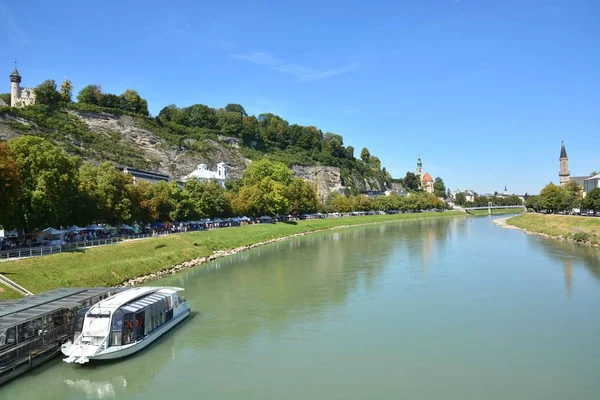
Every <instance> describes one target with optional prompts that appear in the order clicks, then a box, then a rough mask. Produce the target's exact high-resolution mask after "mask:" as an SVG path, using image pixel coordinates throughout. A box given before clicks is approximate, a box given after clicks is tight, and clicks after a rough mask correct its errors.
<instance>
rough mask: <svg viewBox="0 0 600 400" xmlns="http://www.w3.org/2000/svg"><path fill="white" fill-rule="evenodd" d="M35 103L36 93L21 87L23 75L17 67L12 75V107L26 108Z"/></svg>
mask: <svg viewBox="0 0 600 400" xmlns="http://www.w3.org/2000/svg"><path fill="white" fill-rule="evenodd" d="M33 103H35V93H34V92H33V89H31V88H22V87H21V75H19V71H17V67H16V66H15V69H14V70H13V72H12V74H10V106H11V107H24V106H29V105H31V104H33Z"/></svg>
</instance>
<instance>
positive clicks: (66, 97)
mask: <svg viewBox="0 0 600 400" xmlns="http://www.w3.org/2000/svg"><path fill="white" fill-rule="evenodd" d="M59 94H60V101H62V102H63V103H72V102H73V98H72V97H73V84H72V83H71V81H70V80H68V79H65V80H64V81H63V83H61V84H60V91H59Z"/></svg>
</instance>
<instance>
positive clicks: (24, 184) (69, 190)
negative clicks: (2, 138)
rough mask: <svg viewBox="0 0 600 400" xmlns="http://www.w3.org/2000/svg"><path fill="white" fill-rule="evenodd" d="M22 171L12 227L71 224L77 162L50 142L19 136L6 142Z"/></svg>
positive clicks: (38, 227)
mask: <svg viewBox="0 0 600 400" xmlns="http://www.w3.org/2000/svg"><path fill="white" fill-rule="evenodd" d="M9 148H10V150H11V152H12V154H13V155H14V158H15V160H16V162H17V167H18V168H19V170H20V171H21V188H22V189H21V195H20V197H19V201H18V204H17V209H16V211H15V213H13V219H12V220H13V223H12V224H11V226H14V227H17V228H23V229H25V230H26V231H29V232H30V231H33V230H37V229H44V228H47V227H48V226H54V227H59V226H60V224H68V223H69V222H71V221H72V219H73V216H72V213H73V210H74V206H75V204H74V203H75V201H76V194H77V163H76V161H75V160H73V159H71V158H69V157H67V156H66V155H65V154H64V153H63V152H62V151H61V150H60V149H59V148H57V147H56V146H54V145H53V144H52V143H50V142H49V141H47V140H45V139H42V138H40V137H35V136H21V137H18V138H15V139H12V140H11V141H10V142H9Z"/></svg>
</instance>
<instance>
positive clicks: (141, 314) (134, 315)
mask: <svg viewBox="0 0 600 400" xmlns="http://www.w3.org/2000/svg"><path fill="white" fill-rule="evenodd" d="M182 290H183V289H181V288H176V287H147V286H144V287H136V288H132V289H128V290H125V291H123V292H121V293H118V294H116V295H114V296H111V297H109V298H107V299H105V300H103V301H101V302H99V303H97V304H95V305H94V306H92V307H90V308H87V309H83V310H81V311H80V312H79V313H77V314H75V315H74V318H73V332H74V334H73V341H70V342H67V343H65V344H64V345H62V348H61V351H62V352H63V354H64V355H66V356H67V358H65V359H64V361H65V362H67V363H72V362H76V363H79V364H84V363H86V362H88V361H90V360H111V359H115V358H120V357H125V356H128V355H130V354H132V353H135V352H136V351H139V350H141V349H143V348H144V347H146V346H148V345H149V344H150V343H152V342H153V341H155V340H156V339H158V338H159V337H160V336H161V335H163V334H164V333H165V332H167V331H168V330H169V329H171V328H172V327H174V326H175V325H177V324H178V323H179V322H181V321H182V320H184V319H185V318H186V317H187V316H188V315H190V308H189V306H188V304H187V301H186V300H185V298H184V297H180V296H179V295H178V293H177V292H178V291H182Z"/></svg>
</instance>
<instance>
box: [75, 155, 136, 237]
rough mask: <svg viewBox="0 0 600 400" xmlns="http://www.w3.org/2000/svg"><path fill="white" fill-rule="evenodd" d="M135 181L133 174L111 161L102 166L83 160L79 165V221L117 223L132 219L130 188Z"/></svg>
mask: <svg viewBox="0 0 600 400" xmlns="http://www.w3.org/2000/svg"><path fill="white" fill-rule="evenodd" d="M131 185H133V179H132V177H131V175H129V174H124V173H122V172H120V171H119V170H117V169H116V168H115V165H114V164H112V163H110V162H104V163H102V164H100V165H99V166H94V165H91V164H87V163H86V164H83V165H82V166H81V168H80V169H79V199H80V201H79V202H78V203H79V204H78V205H79V207H81V212H80V213H79V214H78V218H79V222H80V223H84V224H85V223H87V222H89V221H96V222H107V223H109V224H113V225H115V224H119V223H122V222H131V221H132V218H131V217H132V213H131V211H132V199H131V198H130V196H129V195H130V193H129V191H128V186H131Z"/></svg>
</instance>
